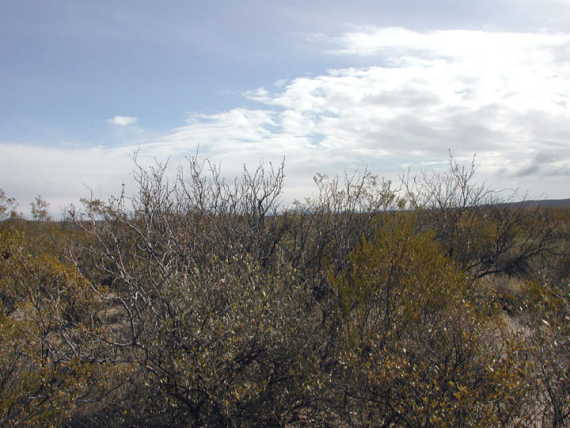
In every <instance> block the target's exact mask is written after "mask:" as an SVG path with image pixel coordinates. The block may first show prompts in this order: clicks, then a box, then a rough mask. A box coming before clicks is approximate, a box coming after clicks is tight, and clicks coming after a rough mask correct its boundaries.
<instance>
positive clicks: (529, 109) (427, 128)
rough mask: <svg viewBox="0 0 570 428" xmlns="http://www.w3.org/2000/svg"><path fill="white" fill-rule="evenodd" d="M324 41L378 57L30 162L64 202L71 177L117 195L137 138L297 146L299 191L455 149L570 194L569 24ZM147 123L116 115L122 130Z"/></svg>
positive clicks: (205, 145)
mask: <svg viewBox="0 0 570 428" xmlns="http://www.w3.org/2000/svg"><path fill="white" fill-rule="evenodd" d="M312 40H318V41H319V43H322V44H323V46H325V48H324V49H325V51H326V54H327V55H332V56H336V57H342V58H344V61H347V62H349V61H350V60H351V59H354V60H355V62H357V63H360V64H362V63H363V62H366V65H365V66H359V67H344V68H339V69H332V70H329V71H328V72H326V73H323V74H321V75H316V76H310V77H298V78H295V79H291V80H287V81H283V80H281V81H279V82H278V84H277V85H275V86H274V87H272V88H258V89H255V90H251V91H248V92H246V93H245V94H244V96H245V98H247V101H248V103H249V104H252V103H253V104H254V105H256V106H255V108H245V107H237V108H233V109H229V110H227V111H221V112H219V113H216V114H208V115H206V114H193V115H190V116H189V117H188V119H187V122H186V123H185V124H183V125H181V126H179V127H177V128H175V129H172V130H171V131H169V132H166V133H165V134H164V135H162V136H161V137H158V138H154V139H153V140H152V141H147V142H146V143H145V144H143V145H140V146H139V145H136V146H135V145H126V146H122V147H120V148H116V147H115V148H108V149H103V148H91V149H77V150H75V149H74V150H67V149H65V150H64V149H57V148H53V149H50V150H47V152H43V153H39V152H37V151H36V152H33V150H32V149H31V148H30V153H29V154H27V156H26V160H25V161H19V162H20V163H21V164H22V167H23V170H24V171H25V170H30V169H29V168H35V169H34V171H38V174H39V175H43V174H47V175H46V176H50V177H55V176H57V177H58V178H57V179H55V178H54V180H58V182H55V181H54V183H53V186H54V187H53V189H66V188H67V189H68V190H69V191H68V193H66V195H68V196H66V197H63V196H62V200H63V199H65V198H68V199H72V197H71V196H72V195H73V197H76V193H77V191H76V190H75V188H73V190H72V188H71V187H70V185H69V184H68V183H69V182H70V180H72V177H82V179H83V180H84V181H85V182H86V184H89V185H91V186H96V185H97V184H96V183H93V182H91V181H90V180H93V181H100V180H102V181H101V183H103V184H101V188H102V190H103V191H106V190H107V189H108V187H110V185H107V184H105V183H107V178H100V177H103V174H105V171H111V172H110V174H108V175H105V177H111V178H112V179H109V180H108V181H110V182H111V181H112V182H113V183H112V184H115V187H116V185H117V182H116V181H115V180H114V178H116V177H117V176H118V175H121V174H125V173H126V172H125V169H129V165H132V163H131V161H130V160H129V153H132V152H133V151H134V150H135V149H137V148H140V149H141V154H142V155H143V156H144V157H148V158H157V159H166V158H171V159H177V158H179V157H180V156H181V155H182V154H185V153H189V152H194V151H195V150H196V149H197V148H198V147H199V151H200V153H202V155H203V156H205V157H210V158H212V159H214V160H216V161H220V162H221V163H222V165H223V166H224V167H225V169H226V170H227V171H228V172H229V173H230V174H231V173H234V172H237V171H238V170H239V168H240V167H241V165H242V164H243V163H250V164H257V163H258V162H260V161H273V162H278V161H279V160H280V159H281V158H282V157H283V156H285V158H286V161H287V165H288V166H287V173H288V177H289V188H290V193H291V195H293V196H292V197H301V196H302V195H303V194H306V193H307V192H308V191H309V189H310V182H311V177H312V175H313V174H314V173H315V172H316V171H323V172H326V173H329V174H334V173H342V171H343V170H345V169H351V168H358V167H364V166H367V167H369V168H370V169H372V170H375V171H377V172H379V173H380V174H383V175H387V176H392V177H393V176H395V175H397V174H398V173H399V171H401V169H402V168H405V167H408V166H410V165H416V166H417V165H419V166H421V165H436V166H437V165H442V166H443V165H445V161H446V156H447V152H448V149H450V148H451V149H453V150H454V152H455V154H456V156H457V157H458V158H459V159H460V160H461V159H469V158H471V156H472V155H473V153H477V158H478V160H479V163H480V168H481V172H482V174H483V177H484V178H485V179H486V180H487V181H488V182H490V183H491V184H493V185H496V186H498V187H519V188H522V189H528V190H529V191H530V193H531V195H533V196H536V197H541V196H549V197H568V196H569V195H568V190H567V182H568V176H569V175H570V144H569V141H570V138H569V137H570V121H569V120H568V119H569V118H570V86H568V82H569V81H570V34H547V33H506V32H502V33H501V32H483V31H463V30H462V31H435V32H425V33H420V32H414V31H410V30H407V29H403V28H371V27H367V28H363V29H360V30H358V31H353V32H348V33H344V34H340V35H333V36H323V35H320V36H319V37H316V38H315V37H312ZM244 104H245V103H244ZM135 122H136V118H134V117H128V116H115V117H114V118H112V119H111V123H113V124H115V125H118V126H128V125H132V124H134V123H135ZM3 150H4V151H6V152H8V154H10V153H11V151H14V150H20V148H18V147H17V146H16V145H5V146H4V147H3ZM32 152H33V153H32ZM86 157H89V158H90V161H89V162H88V165H85V161H84V159H85V158H86ZM18 158H19V159H22V157H21V156H19V157H18ZM50 158H53V159H59V158H61V159H62V161H61V162H62V164H61V165H62V166H61V170H60V172H58V173H57V174H53V173H51V174H50V169H49V168H48V167H46V166H45V165H44V164H43V163H44V162H45V160H46V159H50ZM7 159H10V156H8V157H2V158H0V168H1V169H3V170H6V168H8V169H7V170H8V171H9V170H10V168H12V170H13V166H11V164H10V161H8V160H7ZM33 159H36V161H35V162H36V163H34V161H33ZM54 162H55V161H54ZM63 162H65V165H64V164H63ZM48 163H49V162H48ZM117 171H120V173H118V175H116V174H117ZM114 174H115V175H114ZM24 181H25V180H24ZM75 182H77V180H75ZM36 184H37V183H36ZM8 187H9V186H8V185H6V189H7V190H9V189H8ZM28 187H30V188H31V187H32V182H30V183H29V186H28ZM17 188H18V189H20V190H21V192H22V193H24V192H25V191H28V188H27V187H26V189H24V188H23V187H21V186H20V185H19V186H18V187H17ZM50 188H51V186H50ZM114 190H116V189H114ZM34 192H35V193H38V192H37V191H34ZM16 196H18V195H16ZM46 197H48V198H49V195H46Z"/></svg>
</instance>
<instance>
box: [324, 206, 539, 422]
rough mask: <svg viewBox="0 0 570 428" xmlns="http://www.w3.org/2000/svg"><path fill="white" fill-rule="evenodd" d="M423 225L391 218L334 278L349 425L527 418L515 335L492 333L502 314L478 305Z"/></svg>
mask: <svg viewBox="0 0 570 428" xmlns="http://www.w3.org/2000/svg"><path fill="white" fill-rule="evenodd" d="M419 229H420V228H419V227H418V224H417V222H416V221H415V219H414V217H413V216H394V217H393V218H391V219H388V221H386V222H385V224H383V225H382V226H381V227H380V228H379V230H378V232H377V235H376V236H375V237H374V238H373V239H372V240H363V241H362V243H361V245H360V246H359V247H358V248H357V249H356V250H354V251H353V252H352V253H351V256H350V266H349V267H348V268H347V269H346V270H345V271H343V272H341V273H340V274H338V275H333V276H332V278H331V281H332V283H333V285H334V287H335V289H336V290H337V291H338V294H339V300H340V303H341V305H342V309H343V313H344V320H345V321H344V325H343V330H344V335H343V337H344V345H343V349H344V350H343V351H342V352H341V354H340V358H339V360H340V361H339V364H340V365H339V369H338V373H337V379H338V383H337V384H336V388H337V389H338V391H339V394H340V395H342V396H343V397H345V398H344V399H345V400H347V403H348V408H347V409H346V411H347V412H348V413H349V414H350V415H352V416H350V417H348V421H347V423H350V424H351V425H352V426H368V425H369V424H374V425H379V426H450V427H451V426H453V427H459V426H481V425H482V424H489V425H488V426H494V425H500V424H503V423H504V424H506V423H509V422H512V421H514V420H517V418H524V417H526V414H524V413H523V412H524V406H521V404H522V403H523V402H524V400H526V398H527V396H528V392H527V389H526V388H527V386H526V383H525V377H524V369H525V367H526V366H525V363H524V361H522V360H521V359H520V358H516V357H515V354H514V352H515V349H516V347H515V346H514V345H513V344H512V343H508V341H507V340H506V339H505V340H504V341H502V342H501V343H502V345H501V346H500V347H499V346H496V344H497V340H494V341H492V342H489V341H487V340H486V339H485V336H486V334H485V333H486V332H487V330H488V328H489V324H490V323H491V322H492V321H493V320H492V319H490V318H487V317H486V316H485V315H484V314H482V313H480V312H479V311H478V310H477V308H476V307H474V306H473V305H472V303H471V301H470V297H469V296H470V294H469V293H470V288H471V287H470V282H469V281H468V280H467V277H466V275H465V273H464V272H462V271H461V270H460V269H458V266H457V264H456V263H455V262H453V261H452V260H451V259H449V258H448V257H446V256H445V253H444V250H443V248H442V245H441V244H440V243H439V242H437V241H436V240H435V239H434V234H433V232H421V231H419ZM496 326H497V324H495V325H494V327H495V328H496ZM499 348H501V349H499ZM498 402H500V403H501V405H500V406H497V405H496V403H498Z"/></svg>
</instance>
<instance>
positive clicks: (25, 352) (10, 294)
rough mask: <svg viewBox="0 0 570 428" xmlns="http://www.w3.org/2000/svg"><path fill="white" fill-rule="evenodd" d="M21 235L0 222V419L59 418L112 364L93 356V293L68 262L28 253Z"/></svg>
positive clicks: (17, 422) (39, 421)
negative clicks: (0, 225) (91, 317)
mask: <svg viewBox="0 0 570 428" xmlns="http://www.w3.org/2000/svg"><path fill="white" fill-rule="evenodd" d="M26 238H27V237H26V235H24V234H23V233H21V232H20V231H18V230H15V229H14V228H9V227H4V228H2V230H0V253H4V254H8V257H3V258H0V296H1V297H2V302H1V308H0V343H1V346H0V349H1V350H2V352H0V372H1V379H0V422H1V424H2V425H3V426H21V425H24V424H28V425H37V426H47V425H52V424H54V425H57V424H60V423H62V422H63V421H64V420H66V418H67V417H69V415H71V414H73V412H74V411H75V410H76V409H77V407H78V406H80V404H81V403H82V402H85V401H88V400H89V398H90V396H91V395H92V394H91V390H92V387H93V385H94V384H95V383H97V384H98V385H99V386H98V387H99V388H102V387H103V385H104V383H105V378H106V376H107V375H109V374H110V373H112V371H113V369H112V367H105V366H104V363H103V362H102V361H101V360H97V353H96V346H95V345H94V343H93V342H92V340H91V338H92V337H93V332H94V330H93V326H92V325H91V321H90V319H89V315H90V313H91V310H90V308H91V307H92V306H93V304H94V295H93V292H92V289H91V287H90V286H89V284H88V282H87V281H86V280H85V279H84V278H83V277H82V276H81V275H80V274H79V273H78V272H77V270H76V269H75V268H74V267H73V266H67V265H63V264H61V263H60V262H59V261H58V260H57V259H56V258H54V257H53V256H50V255H45V254H44V255H39V256H35V255H31V254H29V252H28V250H27V249H28V246H29V245H30V243H29V242H28V241H27V239H26Z"/></svg>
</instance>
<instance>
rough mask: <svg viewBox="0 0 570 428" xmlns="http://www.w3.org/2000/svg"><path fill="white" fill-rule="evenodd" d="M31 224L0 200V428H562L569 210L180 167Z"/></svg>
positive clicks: (569, 299) (357, 180)
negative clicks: (307, 189)
mask: <svg viewBox="0 0 570 428" xmlns="http://www.w3.org/2000/svg"><path fill="white" fill-rule="evenodd" d="M135 177H136V181H137V183H138V192H137V194H136V195H135V196H134V197H127V196H126V195H124V194H120V195H118V196H117V197H114V198H111V199H110V200H108V201H101V200H93V199H89V200H84V201H83V205H82V208H81V209H72V210H70V212H69V216H68V218H66V219H65V221H53V220H51V219H50V218H49V216H48V212H49V211H48V205H47V203H46V202H45V201H43V200H42V198H40V197H37V198H36V199H35V201H34V202H33V204H32V216H33V219H32V220H29V219H28V220H25V219H24V218H22V217H21V216H20V215H19V214H18V213H17V205H16V201H15V200H14V199H11V198H8V197H7V196H6V194H5V193H4V192H2V191H0V219H1V220H4V221H2V222H0V425H2V426H26V425H30V426H67V427H98V426H141V427H142V426H145V427H166V426H180V427H182V426H188V427H194V426H196V427H272V426H275V427H277V426H282V427H295V426H323V427H326V426H331V427H332V426H339V427H343V426H345V427H560V428H561V427H566V426H568V425H569V424H570V373H569V362H570V343H569V338H570V252H569V251H570V240H569V238H570V211H569V210H567V209H562V208H560V209H557V208H543V207H540V206H537V205H536V204H534V205H528V206H527V205H525V204H507V203H505V198H504V197H501V195H500V194H498V193H496V192H494V191H492V190H491V189H489V188H487V187H485V186H482V185H478V184H476V183H475V178H476V177H475V165H470V166H462V165H459V164H458V163H457V162H455V161H454V160H453V159H451V160H450V168H449V169H448V170H447V171H446V172H445V173H431V174H427V173H426V174H419V175H417V176H415V177H409V176H408V177H404V178H403V179H402V182H401V183H400V185H399V186H397V187H396V186H395V185H394V184H393V183H390V182H387V181H383V180H382V179H379V178H378V177H376V176H373V175H371V174H369V173H367V172H365V173H362V174H357V175H350V176H346V177H345V178H344V179H339V178H328V177H326V176H322V175H317V176H316V177H315V183H316V186H317V195H316V197H314V198H312V199H307V200H306V201H305V202H303V203H299V202H298V203H296V204H293V206H292V207H290V208H284V207H280V205H279V200H280V196H281V194H282V191H283V187H284V184H285V174H284V167H283V165H280V166H278V167H272V166H267V167H259V168H258V169H256V170H255V171H249V170H247V169H244V171H243V174H242V175H241V177H239V178H238V179H236V180H235V181H227V180H224V178H223V177H222V175H221V172H220V171H219V169H218V168H216V167H215V166H214V165H212V164H210V163H208V162H207V161H206V162H203V161H201V160H200V159H198V158H196V157H191V158H189V159H188V164H187V165H186V167H185V168H183V169H181V170H180V171H179V173H178V175H177V176H176V177H175V178H174V179H172V178H171V179H169V178H168V174H167V168H166V166H165V165H156V166H154V167H152V168H142V167H137V169H136V171H135Z"/></svg>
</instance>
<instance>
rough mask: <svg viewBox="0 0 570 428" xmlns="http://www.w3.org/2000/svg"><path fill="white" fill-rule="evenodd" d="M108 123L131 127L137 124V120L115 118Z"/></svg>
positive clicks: (126, 117)
mask: <svg viewBox="0 0 570 428" xmlns="http://www.w3.org/2000/svg"><path fill="white" fill-rule="evenodd" d="M108 122H109V123H111V124H113V125H117V126H129V125H134V124H135V123H137V118H136V117H134V116H113V117H112V118H111V119H109V120H108Z"/></svg>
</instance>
